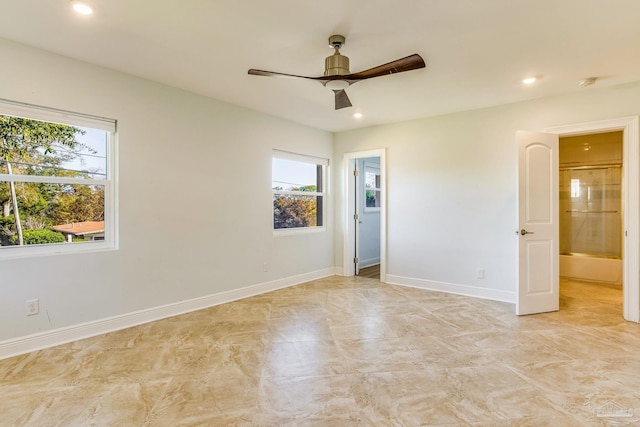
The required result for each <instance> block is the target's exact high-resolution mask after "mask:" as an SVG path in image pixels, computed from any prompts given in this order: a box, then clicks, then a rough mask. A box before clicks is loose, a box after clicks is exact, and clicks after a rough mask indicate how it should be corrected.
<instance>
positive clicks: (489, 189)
mask: <svg viewBox="0 0 640 427" xmlns="http://www.w3.org/2000/svg"><path fill="white" fill-rule="evenodd" d="M638 113H640V86H639V85H627V86H626V87H616V88H613V89H599V88H590V89H586V90H584V91H582V92H580V93H576V94H574V95H571V96H563V97H555V98H545V99H539V100H534V101H530V102H523V103H517V104H510V105H505V106H500V107H496V108H488V109H483V110H476V111H468V112H463V113H459V114H452V115H447V116H441V117H434V118H425V119H421V120H414V121H409V122H403V123H397V124H390V125H383V126H374V127H370V128H365V129H360V130H354V131H349V132H342V133H339V134H337V135H336V136H335V139H334V156H335V158H336V159H342V158H343V157H344V153H348V152H356V151H363V150H370V149H376V148H386V149H387V156H386V158H387V165H386V167H387V212H388V216H387V218H388V219H387V230H388V240H387V242H388V243H387V250H388V255H387V261H388V264H387V274H388V276H387V279H388V281H390V282H395V283H401V284H407V285H414V286H421V287H427V288H432V289H442V290H447V291H451V292H457V293H463V294H468V295H475V296H480V297H487V298H494V299H502V300H505V301H515V290H516V243H517V240H516V234H515V230H516V229H517V224H516V159H517V158H516V145H515V132H516V131H517V130H519V129H523V130H543V129H544V128H546V127H552V126H559V125H565V124H573V123H582V122H590V121H597V120H603V119H608V118H616V117H624V116H632V115H638ZM335 163H336V165H338V166H339V167H336V168H334V170H333V178H334V183H335V186H336V192H335V193H336V194H337V195H338V196H337V200H336V209H337V210H336V212H337V215H336V217H335V218H336V222H337V223H336V228H335V230H336V233H335V237H336V238H335V242H334V254H335V264H336V266H342V264H343V241H342V230H343V229H344V226H345V225H344V223H343V217H344V215H343V214H342V212H343V209H344V203H343V196H344V194H343V190H342V189H343V188H344V182H343V176H344V172H343V171H342V170H340V169H341V166H342V163H341V162H339V161H336V162H335ZM478 269H484V270H485V278H484V279H479V278H477V275H478Z"/></svg>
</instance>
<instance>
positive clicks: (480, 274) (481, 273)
mask: <svg viewBox="0 0 640 427" xmlns="http://www.w3.org/2000/svg"><path fill="white" fill-rule="evenodd" d="M478 279H484V269H483V268H479V269H478Z"/></svg>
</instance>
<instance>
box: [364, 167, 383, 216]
mask: <svg viewBox="0 0 640 427" xmlns="http://www.w3.org/2000/svg"><path fill="white" fill-rule="evenodd" d="M379 210H380V166H379V165H377V164H375V163H368V162H364V211H365V212H376V211H379Z"/></svg>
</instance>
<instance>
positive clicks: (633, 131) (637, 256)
mask: <svg viewBox="0 0 640 427" xmlns="http://www.w3.org/2000/svg"><path fill="white" fill-rule="evenodd" d="M639 127H640V126H639V120H638V117H635V116H634V117H622V118H617V119H610V120H603V121H599V122H588V123H580V124H575V125H567V126H558V127H553V128H548V129H545V132H548V133H554V134H557V135H558V136H559V137H561V138H564V137H572V136H581V135H589V134H602V133H607V132H620V133H621V135H622V165H623V166H624V169H623V170H621V172H623V173H621V175H622V185H621V189H622V190H623V191H622V195H621V210H622V217H621V231H620V238H621V255H620V257H621V260H620V264H621V268H622V298H623V303H622V306H623V317H624V318H625V319H626V320H629V321H632V322H640V305H639V303H638V302H639V301H640V277H639V276H638V271H639V270H640V227H639V226H638V224H639V223H640V210H639V208H640V205H639V204H638V203H637V201H638V199H639V197H640V186H639V180H640V133H639ZM565 274H568V273H565Z"/></svg>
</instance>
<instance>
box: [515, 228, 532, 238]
mask: <svg viewBox="0 0 640 427" xmlns="http://www.w3.org/2000/svg"><path fill="white" fill-rule="evenodd" d="M516 233H517V231H516ZM525 234H533V231H527V230H525V229H524V228H523V229H522V230H520V235H521V236H524V235H525Z"/></svg>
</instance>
